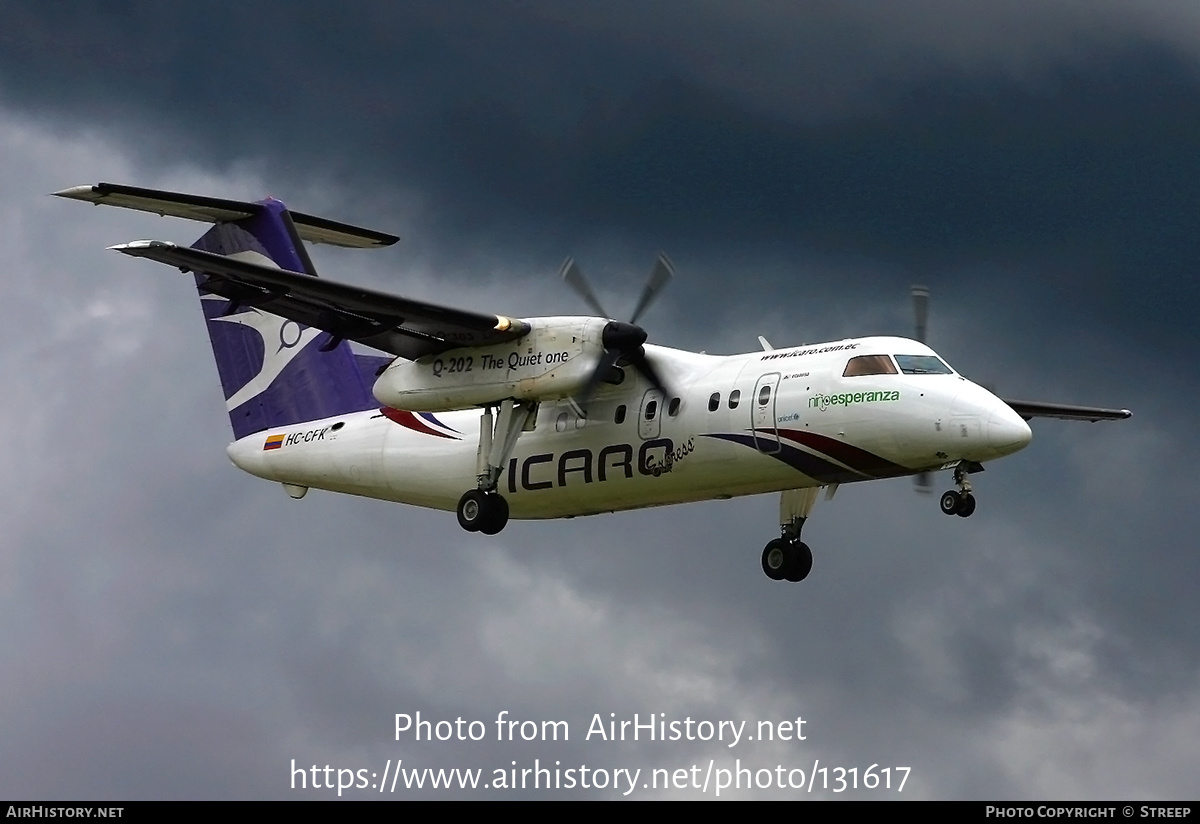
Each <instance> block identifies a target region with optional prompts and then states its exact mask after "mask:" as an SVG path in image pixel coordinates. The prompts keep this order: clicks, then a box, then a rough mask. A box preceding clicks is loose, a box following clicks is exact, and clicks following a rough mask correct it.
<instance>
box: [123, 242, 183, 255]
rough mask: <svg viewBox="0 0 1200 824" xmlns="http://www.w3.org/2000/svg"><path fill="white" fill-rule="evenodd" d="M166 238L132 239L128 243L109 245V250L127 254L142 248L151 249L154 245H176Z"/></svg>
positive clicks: (134, 252)
mask: <svg viewBox="0 0 1200 824" xmlns="http://www.w3.org/2000/svg"><path fill="white" fill-rule="evenodd" d="M174 245H175V244H174V243H170V242H168V241H165V240H131V241H129V242H128V243H118V244H116V245H115V246H109V247H108V248H109V250H110V251H113V252H121V253H123V254H126V255H132V254H136V253H137V252H139V251H141V250H142V249H149V248H151V247H154V246H174Z"/></svg>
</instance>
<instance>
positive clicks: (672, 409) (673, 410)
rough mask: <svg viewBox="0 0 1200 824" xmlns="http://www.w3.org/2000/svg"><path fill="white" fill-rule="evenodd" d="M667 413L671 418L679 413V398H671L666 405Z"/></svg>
mask: <svg viewBox="0 0 1200 824" xmlns="http://www.w3.org/2000/svg"><path fill="white" fill-rule="evenodd" d="M667 414H668V415H670V416H671V417H672V418H673V417H675V416H676V415H678V414H679V398H671V404H670V405H669V406H668V407H667Z"/></svg>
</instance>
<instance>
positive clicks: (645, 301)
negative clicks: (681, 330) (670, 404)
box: [561, 252, 675, 406]
mask: <svg viewBox="0 0 1200 824" xmlns="http://www.w3.org/2000/svg"><path fill="white" fill-rule="evenodd" d="M674 274H675V267H674V266H673V265H672V264H671V259H670V258H668V257H667V256H666V255H665V254H663V253H662V252H660V253H659V255H658V259H657V260H655V261H654V268H653V269H651V270H650V277H648V278H647V279H646V286H645V287H644V288H643V289H642V294H641V297H639V298H638V302H637V307H636V308H635V309H634V310H633V315H632V316H631V317H630V319H629V322H628V323H624V322H622V321H619V320H613V321H609V322H608V323H607V324H606V325H605V327H604V331H603V332H602V333H601V337H600V341H601V344H602V345H603V346H604V354H602V355H601V356H600V362H599V363H597V364H596V369H595V371H593V372H592V374H591V375H590V376H589V377H588V380H587V383H586V384H584V386H583V391H582V392H580V394H579V403H580V406H586V405H587V401H588V400H589V399H590V398H591V396H592V394H593V393H594V392H595V391H596V387H597V386H598V385H599V384H600V382H601V381H608V382H610V383H620V381H621V379H622V377H623V374H622V373H621V371H620V370H619V369H618V368H617V367H618V365H619V364H620V365H629V366H632V367H633V368H634V369H636V370H637V371H638V372H639V373H641V374H642V376H643V377H645V378H646V380H648V381H649V382H650V383H651V384H652V385H653V386H654V388H655V389H657V390H659V391H660V392H662V393H663V394H670V392H669V390H668V389H667V387H666V384H665V383H663V380H662V377H660V376H659V374H658V371H657V370H656V369H655V368H654V366H653V365H652V364H651V363H650V361H649V360H648V359H647V358H646V348H645V345H644V344H645V343H646V338H647V337H648V335H647V334H646V330H645V329H643V328H642V327H640V326H638V325H637V320H638V318H640V317H641V316H642V314H643V313H644V312H645V311H646V309H648V308H649V307H650V304H652V303H653V302H654V299H655V298H656V297H658V294H659V293H660V292H661V291H662V290H663V288H664V287H665V286H666V285H667V283H669V282H670V280H671V277H672V276H673V275H674ZM561 275H562V279H563V281H565V282H566V284H567V285H568V286H570V287H571V288H572V289H574V290H575V293H576V294H578V295H579V296H580V297H581V298H583V300H584V302H585V303H586V304H587V305H588V306H589V307H590V308H591V309H592V311H593V312H595V313H596V314H597V315H598V316H600V317H602V318H609V317H612V315H610V314H608V312H606V311H604V307H603V306H602V305H601V304H600V300H599V299H598V298H597V297H596V293H595V292H593V291H592V287H591V284H590V283H588V280H587V278H586V277H584V274H583V270H582V269H580V268H579V264H577V263H576V262H575V259H574V258H570V257H569V258H567V259H566V260H564V261H563V265H562V269H561Z"/></svg>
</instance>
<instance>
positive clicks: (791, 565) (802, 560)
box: [784, 541, 813, 584]
mask: <svg viewBox="0 0 1200 824" xmlns="http://www.w3.org/2000/svg"><path fill="white" fill-rule="evenodd" d="M788 550H789V551H788V553H787V554H788V556H789V557H788V564H787V574H786V575H785V576H784V577H785V578H787V579H788V580H789V581H791V582H792V583H793V584H798V583H800V582H801V581H803V580H804V579H805V578H807V577H808V573H810V572H812V565H813V556H812V550H811V549H809V548H808V544H806V543H804V542H802V541H796V542H795V543H792V544H789V545H788Z"/></svg>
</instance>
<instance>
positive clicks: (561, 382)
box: [371, 317, 607, 412]
mask: <svg viewBox="0 0 1200 824" xmlns="http://www.w3.org/2000/svg"><path fill="white" fill-rule="evenodd" d="M525 322H526V323H528V324H529V326H530V330H529V333H528V334H527V335H525V336H524V337H522V338H521V339H519V340H516V341H510V342H508V343H498V344H494V345H492V346H470V347H463V348H461V349H450V350H448V351H446V352H442V353H440V354H437V355H427V356H425V357H423V358H418V359H417V360H415V361H402V360H396V361H395V362H393V363H392V365H391V366H389V367H388V368H387V369H385V370H384V372H383V374H382V375H380V376H379V379H378V380H377V381H375V386H374V388H373V389H372V390H371V391H372V394H374V395H375V399H376V400H378V401H379V402H380V403H382V404H384V405H386V406H390V407H392V408H394V409H406V410H409V411H412V412H446V411H449V410H451V409H467V408H470V407H472V406H483V405H486V404H489V403H495V402H496V401H499V400H503V399H504V398H516V399H517V400H556V399H558V398H565V397H568V396H570V395H573V394H576V393H577V392H579V391H581V390H582V389H583V387H584V386H585V385H586V384H587V381H588V378H589V377H590V376H591V374H592V372H593V371H595V369H596V364H597V363H598V362H599V360H600V356H601V355H602V354H603V352H604V344H603V341H602V334H603V331H604V326H605V324H606V323H607V321H605V320H603V319H601V318H583V317H561V318H527V319H526V320H525Z"/></svg>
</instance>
